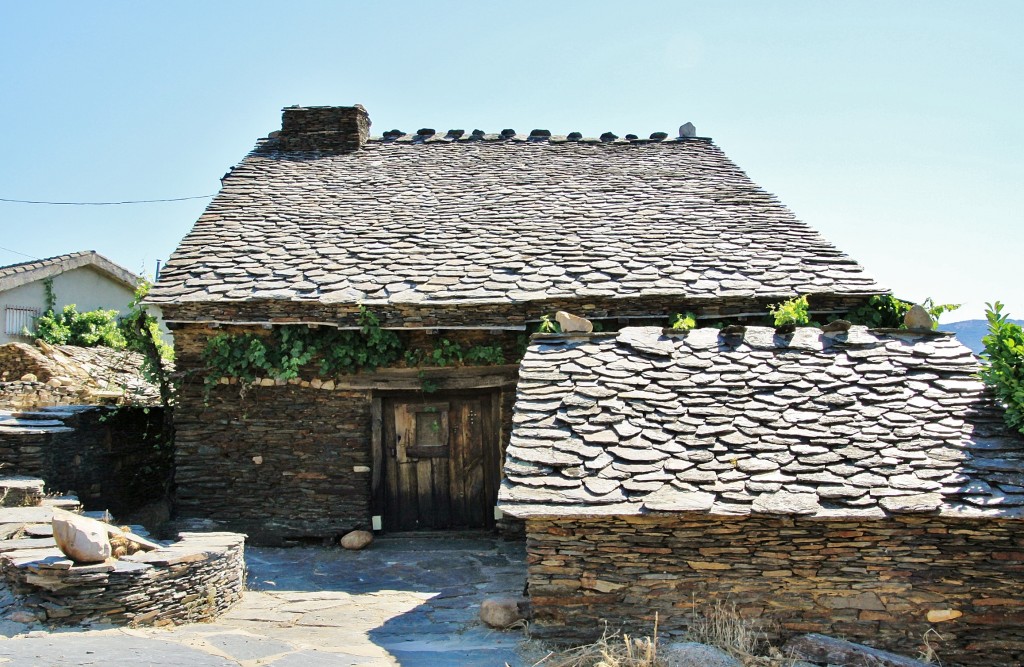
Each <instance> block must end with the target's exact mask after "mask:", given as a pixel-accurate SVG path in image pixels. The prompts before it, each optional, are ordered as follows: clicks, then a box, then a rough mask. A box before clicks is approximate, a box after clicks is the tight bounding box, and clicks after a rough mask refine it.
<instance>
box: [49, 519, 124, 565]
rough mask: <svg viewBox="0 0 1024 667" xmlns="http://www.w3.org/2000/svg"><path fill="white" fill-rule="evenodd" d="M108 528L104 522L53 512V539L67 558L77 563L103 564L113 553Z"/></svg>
mask: <svg viewBox="0 0 1024 667" xmlns="http://www.w3.org/2000/svg"><path fill="white" fill-rule="evenodd" d="M107 531H108V527H107V525H106V524H105V523H103V522H102V521H97V520H96V519H90V518H89V517H85V516H80V515H78V514H72V513H71V512H66V511H64V510H61V509H54V510H53V539H54V541H55V542H56V543H57V548H58V549H60V550H61V551H62V552H63V553H64V555H65V556H67V557H68V558H70V559H71V560H73V561H75V562H76V563H102V562H103V561H105V560H107V559H108V558H110V556H111V554H112V551H111V547H110V539H109V538H108V537H107Z"/></svg>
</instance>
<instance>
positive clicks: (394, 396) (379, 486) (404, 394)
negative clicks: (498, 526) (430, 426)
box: [370, 386, 506, 530]
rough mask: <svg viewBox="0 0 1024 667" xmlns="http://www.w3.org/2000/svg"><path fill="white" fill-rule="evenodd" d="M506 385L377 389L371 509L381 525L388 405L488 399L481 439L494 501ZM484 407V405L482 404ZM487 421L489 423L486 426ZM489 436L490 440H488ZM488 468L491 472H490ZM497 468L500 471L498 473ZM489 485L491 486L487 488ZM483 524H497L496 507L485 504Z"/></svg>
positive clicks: (373, 411) (373, 416)
mask: <svg viewBox="0 0 1024 667" xmlns="http://www.w3.org/2000/svg"><path fill="white" fill-rule="evenodd" d="M504 391H506V389H505V388H503V387H500V386H497V387H496V386H488V387H480V388H474V389H457V390H451V391H438V392H432V393H430V394H424V393H423V392H409V391H400V390H399V391H375V392H373V395H372V397H371V410H370V412H371V419H372V425H371V438H370V440H371V443H370V446H371V460H372V470H371V488H370V507H371V513H372V514H373V515H375V516H380V517H381V529H382V530H383V529H384V525H385V524H386V523H387V521H386V519H385V512H386V511H387V510H388V508H387V506H386V505H387V502H386V497H387V484H388V480H387V478H386V474H387V453H386V451H385V446H386V443H385V442H384V432H385V428H384V424H385V420H386V419H387V415H386V413H385V409H386V406H389V405H390V406H393V405H395V404H396V403H402V402H407V403H424V404H428V403H443V402H447V401H452V400H458V399H487V401H486V402H487V403H489V407H488V408H487V409H486V411H485V412H486V414H482V415H481V417H482V421H481V439H482V442H481V444H482V448H483V452H482V454H483V457H484V462H483V466H484V469H485V474H484V485H485V495H486V496H487V497H490V498H492V499H493V500H494V501H495V502H496V501H497V493H498V487H499V486H500V483H501V477H502V472H501V465H502V438H503V437H504V435H505V434H504V432H503V428H502V414H501V410H502V398H503V394H504ZM481 409H482V410H483V406H481ZM485 423H486V427H485ZM486 433H490V434H491V435H490V438H488V437H487V435H486ZM488 440H490V442H488ZM488 471H489V472H490V474H488ZM495 471H496V472H497V474H495ZM488 487H489V488H488ZM483 518H484V526H483V527H487V528H490V527H492V526H493V524H494V513H493V508H490V507H488V508H485V511H484V517H483Z"/></svg>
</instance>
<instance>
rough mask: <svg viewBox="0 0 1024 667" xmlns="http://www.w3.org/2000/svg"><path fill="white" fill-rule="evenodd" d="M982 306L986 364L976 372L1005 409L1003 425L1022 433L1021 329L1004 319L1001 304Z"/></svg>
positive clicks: (1023, 347)
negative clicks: (1004, 423) (986, 332)
mask: <svg viewBox="0 0 1024 667" xmlns="http://www.w3.org/2000/svg"><path fill="white" fill-rule="evenodd" d="M985 305H986V306H988V308H987V309H986V311H985V318H986V319H987V320H988V335H987V336H985V338H983V339H982V342H983V343H984V344H985V351H984V352H982V354H981V356H982V358H983V359H984V360H985V361H986V362H987V363H986V364H985V365H984V366H982V369H981V372H980V373H979V375H981V379H982V380H984V381H985V384H987V385H988V386H990V387H991V388H992V389H993V391H994V392H995V395H996V398H998V399H999V401H1000V402H1001V403H1002V404H1003V406H1004V407H1005V408H1006V413H1005V419H1006V423H1007V425H1008V426H1010V428H1013V429H1015V430H1017V431H1020V432H1021V433H1024V329H1022V328H1021V326H1020V325H1019V324H1013V323H1011V322H1008V321H1007V316H1006V315H1004V314H1003V304H1001V303H999V302H998V301H996V302H995V305H992V304H985Z"/></svg>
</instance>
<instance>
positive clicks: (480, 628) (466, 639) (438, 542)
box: [0, 534, 526, 667]
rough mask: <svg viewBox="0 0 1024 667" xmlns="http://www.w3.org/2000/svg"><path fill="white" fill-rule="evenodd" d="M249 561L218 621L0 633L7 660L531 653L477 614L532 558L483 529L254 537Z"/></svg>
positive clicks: (434, 663)
mask: <svg viewBox="0 0 1024 667" xmlns="http://www.w3.org/2000/svg"><path fill="white" fill-rule="evenodd" d="M246 563H247V565H248V567H249V572H248V583H249V588H250V591H248V592H247V593H246V595H245V596H244V599H243V600H242V602H241V603H239V604H238V605H236V606H235V607H233V608H232V609H231V610H229V611H228V613H227V614H225V615H224V616H223V617H221V618H220V619H219V620H218V621H217V622H216V623H213V624H198V625H190V626H182V627H178V628H172V629H154V628H146V629H127V628H101V629H92V630H85V631H77V632H54V631H47V630H36V631H29V632H25V631H22V632H20V633H19V634H17V635H15V636H14V637H13V638H11V639H9V640H2V639H0V663H2V664H4V665H54V666H63V665H68V666H70V665H90V664H101V663H109V662H110V661H113V660H117V661H122V662H123V661H124V660H125V659H130V660H131V661H132V662H134V663H135V664H146V665H181V664H188V665H202V666H203V667H206V666H207V665H209V666H211V667H220V666H221V665H229V666H230V665H238V666H241V667H250V666H255V665H273V666H274V667H321V666H323V667H327V666H331V667H335V666H345V665H396V664H397V665H402V667H441V666H459V665H465V666H467V667H477V666H479V667H484V666H487V667H495V666H497V667H501V666H502V665H504V664H505V663H506V662H508V663H509V664H510V665H512V666H513V667H519V666H520V665H523V664H524V662H523V660H522V659H521V658H520V657H519V656H518V655H517V652H516V648H517V646H518V645H519V643H520V642H521V640H522V639H523V635H522V633H521V632H515V631H513V632H498V631H494V630H491V629H489V628H487V627H485V626H484V625H483V624H481V623H480V621H479V620H478V614H479V607H480V603H481V602H482V601H483V600H484V599H485V598H488V597H491V596H509V595H511V596H518V595H519V594H521V593H522V589H523V584H524V582H525V576H526V567H525V555H524V545H523V544H522V543H521V542H505V541H502V540H499V539H495V538H493V537H490V536H483V535H465V534H459V535H451V534H436V535H411V536H410V535H406V536H400V537H383V538H379V539H377V540H376V541H375V542H374V543H373V545H372V546H371V547H370V548H368V549H366V550H364V551H358V552H349V551H343V550H341V549H324V548H303V547H300V548H290V549H284V548H257V547H253V548H250V549H248V550H247V554H246ZM8 625H12V624H9V623H8ZM23 627H24V626H23ZM25 630H30V629H29V628H25ZM4 659H6V662H4Z"/></svg>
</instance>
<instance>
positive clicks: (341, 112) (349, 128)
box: [274, 104, 370, 151]
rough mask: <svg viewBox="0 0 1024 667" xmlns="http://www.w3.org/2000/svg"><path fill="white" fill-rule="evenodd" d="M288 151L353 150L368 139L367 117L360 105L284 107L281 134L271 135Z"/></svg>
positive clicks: (368, 118)
mask: <svg viewBox="0 0 1024 667" xmlns="http://www.w3.org/2000/svg"><path fill="white" fill-rule="evenodd" d="M274 136H275V137H276V138H277V140H278V142H279V144H280V147H281V148H282V149H283V150H289V151H320V150H324V151H355V150H359V148H360V147H362V145H363V144H365V143H366V140H367V139H368V138H369V137H370V116H369V114H367V113H366V109H364V108H363V107H362V105H359V104H357V105H355V106H351V107H300V106H294V107H286V108H285V109H284V110H283V112H282V114H281V131H280V132H276V133H274Z"/></svg>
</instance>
